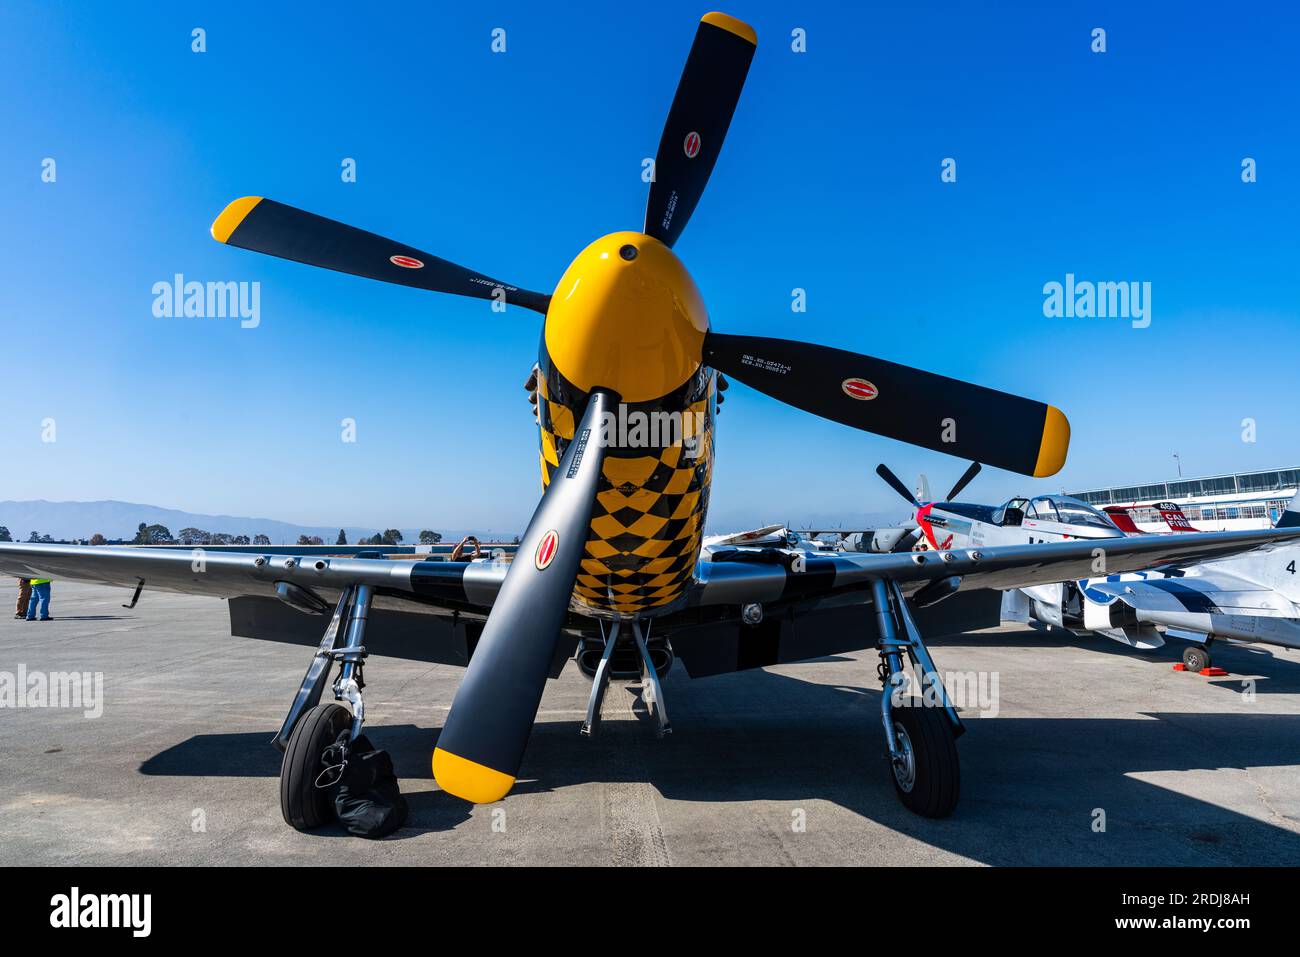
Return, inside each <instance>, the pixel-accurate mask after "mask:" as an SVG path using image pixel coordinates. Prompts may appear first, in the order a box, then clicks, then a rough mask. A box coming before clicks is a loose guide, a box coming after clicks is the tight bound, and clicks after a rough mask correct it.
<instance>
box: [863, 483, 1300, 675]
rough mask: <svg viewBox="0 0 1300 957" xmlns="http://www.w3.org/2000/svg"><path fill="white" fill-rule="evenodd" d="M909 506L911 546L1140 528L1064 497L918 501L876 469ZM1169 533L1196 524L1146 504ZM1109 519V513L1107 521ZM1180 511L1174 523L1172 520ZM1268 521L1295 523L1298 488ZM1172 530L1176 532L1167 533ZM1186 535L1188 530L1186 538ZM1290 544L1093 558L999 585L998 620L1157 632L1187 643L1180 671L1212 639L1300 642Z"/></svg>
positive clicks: (1205, 662)
mask: <svg viewBox="0 0 1300 957" xmlns="http://www.w3.org/2000/svg"><path fill="white" fill-rule="evenodd" d="M876 471H877V473H878V474H879V475H880V476H881V478H883V479H884V480H885V481H886V482H887V483H888V484H889V485H890V487H891V488H893V489H894V490H895V491H897V492H898V493H899V494H900V495H902V496H903V497H904V498H906V499H907V500H908V501H909V502H910V503H911V504H912V506H913V508H914V509H915V511H914V519H915V523H916V533H915V534H916V544H915V545H914V546H913V547H914V549H915V550H938V551H949V550H953V549H968V548H979V547H994V546H1008V545H1025V544H1029V545H1035V544H1041V543H1049V542H1065V541H1080V540H1089V539H1097V540H1102V539H1113V538H1123V537H1126V536H1129V535H1138V534H1142V533H1141V532H1139V531H1138V529H1137V527H1136V526H1135V525H1134V524H1133V522H1132V521H1131V519H1128V517H1127V515H1123V516H1119V515H1114V514H1107V513H1103V512H1101V511H1098V510H1097V509H1096V508H1094V507H1093V506H1091V505H1089V504H1088V503H1087V502H1082V501H1079V500H1078V499H1075V498H1071V497H1070V496H1068V495H1056V494H1049V495H1039V496H1037V497H1035V498H1032V499H1027V498H1023V497H1016V498H1012V499H1010V500H1008V501H1007V502H1005V503H1003V504H1002V505H999V506H989V505H972V504H967V503H963V502H951V501H944V502H922V501H920V500H918V499H917V498H916V497H914V496H913V495H912V494H911V493H910V492H909V491H908V490H907V488H906V486H904V485H903V483H902V482H900V481H899V480H898V478H897V477H896V476H895V475H894V474H893V473H892V472H890V471H889V469H888V468H886V467H885V466H884V465H881V466H879V467H878V468H877V469H876ZM978 472H979V466H978V465H972V466H971V468H970V469H968V470H967V471H966V474H965V475H963V476H962V478H961V480H959V481H958V483H957V484H956V485H955V486H954V487H953V490H952V491H951V492H950V493H949V497H952V496H955V495H956V494H957V493H958V492H960V491H961V489H963V488H965V486H966V485H967V484H968V483H969V482H970V480H971V479H972V478H974V477H975V475H976V474H978ZM1156 508H1157V509H1159V511H1160V512H1161V513H1162V516H1163V517H1164V518H1165V521H1166V522H1167V523H1168V524H1169V526H1170V530H1171V531H1170V532H1169V533H1165V534H1166V535H1171V534H1173V533H1183V532H1193V533H1194V532H1196V529H1194V528H1192V526H1191V525H1190V523H1189V522H1188V521H1187V519H1186V518H1185V517H1184V516H1183V514H1182V512H1181V510H1180V509H1178V507H1177V506H1176V505H1173V504H1172V503H1161V504H1160V505H1158V506H1156ZM1116 519H1118V521H1116ZM1180 519H1181V521H1180ZM1276 527H1278V528H1294V527H1300V495H1297V496H1296V498H1295V499H1293V500H1292V502H1291V504H1290V505H1288V506H1287V509H1286V511H1285V512H1284V513H1283V514H1282V517H1281V518H1280V519H1279V520H1278V523H1277V526H1276ZM1175 537H1180V538H1181V537H1184V536H1183V535H1176V536H1175ZM1186 537H1189V538H1190V537H1192V536H1186ZM1297 561H1300V547H1297V546H1295V545H1288V546H1283V547H1280V548H1277V549H1275V550H1273V551H1269V552H1254V553H1249V554H1241V555H1235V556H1231V557H1219V558H1210V559H1196V560H1192V561H1181V562H1175V563H1171V564H1169V565H1164V566H1161V567H1158V568H1154V569H1148V570H1145V571H1141V572H1133V573H1124V574H1107V573H1106V567H1105V564H1104V556H1101V557H1099V559H1098V565H1097V566H1096V567H1095V570H1096V571H1098V572H1099V574H1097V575H1095V576H1093V577H1090V578H1081V579H1075V580H1072V581H1063V582H1056V583H1052V584H1037V585H1032V586H1028V587H1022V588H1016V589H1010V590H1007V591H1005V592H1004V593H1003V600H1002V620H1003V621H1030V620H1035V621H1041V622H1044V623H1046V624H1050V625H1056V626H1057V627H1059V628H1066V629H1069V630H1071V631H1075V632H1079V633H1085V632H1094V633H1097V634H1101V635H1105V636H1106V637H1108V638H1112V639H1114V640H1115V641H1119V642H1121V643H1123V644H1126V645H1130V646H1132V647H1134V648H1140V649H1146V650H1149V649H1155V648H1159V647H1161V646H1162V645H1163V644H1164V642H1165V637H1166V636H1172V637H1175V638H1181V639H1183V640H1185V641H1187V642H1188V643H1189V645H1188V647H1187V649H1186V650H1185V651H1184V652H1183V665H1184V667H1185V668H1186V669H1187V670H1188V671H1196V672H1205V671H1206V670H1207V669H1209V668H1211V667H1212V661H1211V658H1210V651H1209V649H1210V646H1211V645H1212V644H1213V642H1214V641H1215V640H1216V639H1218V638H1224V639H1229V640H1232V641H1243V642H1261V643H1264V644H1272V645H1280V646H1282V647H1285V648H1300V574H1298V573H1297Z"/></svg>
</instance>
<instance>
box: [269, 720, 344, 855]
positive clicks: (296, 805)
mask: <svg viewBox="0 0 1300 957" xmlns="http://www.w3.org/2000/svg"><path fill="white" fill-rule="evenodd" d="M351 723H352V712H351V711H349V710H348V709H347V708H345V707H343V705H341V704H318V705H316V707H314V708H312V709H311V710H310V711H308V712H307V713H306V714H304V715H303V716H302V717H301V718H299V719H298V723H297V724H296V725H294V729H293V734H291V735H290V736H289V746H288V747H287V748H285V750H284V761H283V763H282V764H281V765H280V813H281V814H283V815H284V820H285V823H286V824H288V825H289V826H290V827H292V828H293V829H294V830H297V831H310V830H311V829H312V828H316V827H320V826H321V825H322V824H326V823H328V822H329V821H332V820H334V799H333V791H332V790H331V789H330V788H318V787H317V786H316V779H317V778H319V777H320V773H321V771H323V770H324V768H325V762H324V761H323V760H322V755H323V754H324V752H325V749H326V748H327V747H329V746H330V745H331V744H333V743H334V741H335V739H336V738H338V736H339V732H340V731H342V730H343V729H344V728H346V727H348V725H350V724H351Z"/></svg>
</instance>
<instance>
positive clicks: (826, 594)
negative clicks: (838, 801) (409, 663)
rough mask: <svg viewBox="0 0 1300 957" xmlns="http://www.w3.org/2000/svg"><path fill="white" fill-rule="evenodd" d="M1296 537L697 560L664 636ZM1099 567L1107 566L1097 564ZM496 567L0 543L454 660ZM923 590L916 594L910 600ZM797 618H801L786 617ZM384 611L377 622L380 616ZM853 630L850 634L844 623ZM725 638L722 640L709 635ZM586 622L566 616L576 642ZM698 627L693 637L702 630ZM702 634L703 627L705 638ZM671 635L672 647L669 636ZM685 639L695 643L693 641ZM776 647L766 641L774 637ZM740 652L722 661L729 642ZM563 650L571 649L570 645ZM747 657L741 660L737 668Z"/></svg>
mask: <svg viewBox="0 0 1300 957" xmlns="http://www.w3.org/2000/svg"><path fill="white" fill-rule="evenodd" d="M1298 540H1300V528H1295V529H1267V530H1261V531H1246V532H1214V533H1202V534H1199V535H1149V536H1134V537H1129V538H1116V539H1104V540H1096V541H1089V542H1083V541H1069V542H1059V543H1051V544H1038V545H1018V546H1008V547H998V548H974V549H962V550H959V551H949V552H917V553H896V554H835V555H826V554H824V553H806V552H801V551H798V550H785V549H745V548H737V549H734V550H731V551H726V550H723V551H715V552H713V553H712V555H711V556H710V558H711V560H709V561H701V562H700V563H699V565H698V570H697V575H696V580H695V582H694V584H693V586H692V588H691V590H690V591H689V592H688V594H687V597H686V601H685V605H684V607H681V608H678V609H674V610H670V611H669V612H668V614H667V615H666V616H665V620H664V621H663V622H662V630H663V631H665V632H670V633H672V634H673V635H674V642H675V643H677V642H679V641H680V642H681V649H680V650H681V652H682V657H683V660H684V661H685V662H686V664H687V667H688V669H689V670H691V673H692V674H697V673H712V672H711V671H706V670H704V669H706V668H708V669H713V668H715V667H721V668H724V669H725V670H735V668H737V667H747V666H753V665H763V664H770V663H773V662H774V661H778V660H780V661H790V660H799V659H801V658H808V657H816V656H820V655H823V654H827V653H834V652H838V651H843V650H848V649H850V648H862V647H866V646H867V645H869V644H870V643H871V640H872V639H868V638H864V637H863V632H862V630H861V629H860V628H858V627H857V624H856V623H857V622H858V621H859V619H860V618H861V617H862V608H861V606H862V605H865V604H867V603H869V601H870V598H869V594H870V586H871V583H872V582H873V581H875V580H878V579H879V580H886V581H894V582H897V583H898V584H899V585H900V586H901V588H902V589H903V591H904V592H905V593H907V594H909V595H912V596H913V597H914V598H916V599H917V600H918V602H919V603H922V604H924V603H927V602H928V600H929V599H928V597H927V595H926V594H925V593H924V592H923V591H922V590H923V589H926V588H927V587H929V588H931V589H932V592H931V593H930V595H931V596H932V597H943V596H944V595H946V594H949V593H950V592H951V591H953V590H955V589H956V588H958V587H960V588H961V589H962V590H969V589H999V590H1002V589H1009V588H1022V587H1026V586H1029V585H1037V584H1045V583H1050V582H1060V581H1075V580H1079V579H1082V578H1087V577H1090V576H1093V575H1096V574H1098V573H1104V574H1108V575H1110V574H1120V573H1124V572H1133V571H1142V570H1147V569H1153V568H1158V567H1160V566H1164V565H1172V564H1186V563H1189V562H1198V561H1209V560H1212V559H1216V558H1224V557H1228V556H1231V555H1237V554H1241V553H1243V552H1248V551H1252V550H1259V549H1270V548H1275V547H1278V546H1280V545H1283V544H1288V543H1294V542H1296V541H1298ZM1099 562H1104V564H1100V565H1099V564H1098V563H1099ZM508 568H509V564H508V563H505V562H476V563H464V562H443V561H423V560H413V559H412V560H388V559H357V558H338V557H328V556H321V555H319V554H305V555H282V554H278V555H267V554H258V553H256V552H233V551H226V550H220V551H218V550H215V549H214V550H205V549H203V548H194V549H190V550H182V549H171V548H132V547H114V546H81V545H37V544H8V543H6V544H0V574H4V575H11V576H14V577H29V578H30V577H36V578H53V579H71V580H76V581H88V582H97V583H101V584H106V585H118V586H122V587H126V588H133V587H135V586H136V585H137V584H139V583H140V582H141V581H143V582H144V587H145V590H146V592H147V591H149V590H152V589H161V590H164V591H175V592H183V593H186V594H194V595H211V596H215V597H220V598H226V599H229V600H230V613H231V626H232V632H233V633H234V634H236V635H243V636H249V637H257V638H272V639H276V640H287V641H293V642H298V643H302V644H315V643H316V642H317V640H318V639H319V637H320V634H321V632H322V631H323V630H324V626H325V622H327V621H328V617H329V611H330V610H331V609H332V608H333V606H334V604H335V603H336V602H337V600H338V597H339V595H340V594H341V593H342V591H343V590H344V589H345V588H347V587H348V586H350V585H370V586H373V588H374V589H375V595H376V598H375V607H376V609H377V614H376V616H375V619H374V620H373V622H372V624H373V626H374V628H373V634H374V641H373V645H374V649H375V651H376V652H377V653H380V654H394V655H397V656H400V657H416V658H420V659H423V660H431V661H442V662H447V663H456V664H463V663H465V662H467V661H468V658H469V655H470V654H471V653H472V651H473V646H474V644H475V642H476V640H477V629H480V628H481V622H482V619H483V618H484V617H485V615H486V612H487V611H488V610H489V609H490V608H491V606H492V603H493V601H494V600H495V598H496V593H497V591H498V589H499V588H500V585H501V582H502V580H503V579H504V578H505V573H506V570H507V569H508ZM918 593H921V594H918ZM752 604H760V605H769V606H779V607H782V608H787V609H789V610H790V612H791V613H790V615H789V616H788V617H789V618H790V619H791V622H792V624H791V625H790V627H789V628H786V626H784V625H783V626H782V628H783V629H785V630H784V631H782V637H781V638H780V640H779V642H777V643H776V644H774V645H773V648H774V649H775V650H770V651H769V652H762V653H760V651H756V650H755V648H756V647H757V646H756V645H755V644H751V645H750V646H749V647H743V641H742V638H741V637H740V635H741V633H740V632H739V630H738V629H739V627H740V625H739V622H740V619H741V614H740V613H741V609H742V608H743V607H744V606H746V605H752ZM805 612H808V613H813V612H819V613H823V614H824V615H829V616H830V617H823V618H822V619H821V623H822V624H823V625H825V624H827V623H832V624H834V625H835V628H837V629H838V623H844V624H845V625H846V628H844V629H838V631H837V633H836V635H835V636H834V640H833V642H832V643H826V641H823V640H821V639H820V638H818V637H817V636H816V631H815V628H814V625H813V620H812V618H813V616H812V615H811V614H810V615H809V621H808V623H807V627H805V628H804V629H803V631H801V632H798V633H796V632H794V631H793V630H792V629H793V620H794V619H796V618H798V617H799V616H800V615H802V614H803V613H805ZM796 613H797V614H796ZM385 615H388V616H389V618H388V620H387V622H386V621H385V619H384V616H385ZM849 625H852V627H851V628H849V627H848V626H849ZM719 626H725V627H726V628H728V629H731V632H735V634H734V635H732V634H731V632H728V633H727V634H726V635H724V636H723V637H721V638H719V637H718V627H719ZM588 629H590V630H591V631H592V632H594V630H595V629H594V623H592V622H590V621H588V620H586V619H582V618H580V617H578V616H576V615H575V616H572V617H571V619H570V622H569V624H568V625H567V626H566V630H568V631H570V632H571V633H573V634H574V635H577V634H579V633H582V632H583V631H585V630H588ZM701 629H703V630H701ZM710 629H711V630H710ZM678 635H680V638H678V637H677V636H678ZM692 635H694V636H695V638H693V637H692ZM706 638H707V640H709V641H714V642H715V643H719V642H720V643H721V645H722V646H725V647H724V648H723V651H722V653H721V657H720V658H717V659H716V660H717V661H721V662H723V664H721V665H716V664H710V665H704V664H701V665H700V666H699V668H692V667H691V664H690V661H689V659H688V655H687V651H688V649H687V647H686V646H687V644H688V643H690V642H691V641H692V640H697V639H698V640H699V641H700V642H703V641H705V639H706ZM774 641H775V639H774ZM733 645H734V646H736V648H737V649H738V650H737V651H736V652H735V654H734V655H733V654H732V651H731V650H728V649H730V648H731V647H732V646H733ZM571 647H572V645H571V644H570V648H571ZM746 662H750V664H746Z"/></svg>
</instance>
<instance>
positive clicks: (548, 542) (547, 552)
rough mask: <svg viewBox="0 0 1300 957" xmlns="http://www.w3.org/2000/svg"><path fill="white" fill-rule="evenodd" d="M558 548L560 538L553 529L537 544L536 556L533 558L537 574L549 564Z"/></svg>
mask: <svg viewBox="0 0 1300 957" xmlns="http://www.w3.org/2000/svg"><path fill="white" fill-rule="evenodd" d="M559 548H560V536H559V533H557V532H556V531H555V529H551V530H550V531H549V532H547V533H546V534H545V535H543V536H542V540H541V541H540V542H538V543H537V554H536V555H535V556H534V557H533V564H535V565H536V566H537V570H538V571H539V572H540V571H543V570H544V569H545V568H546V566H547V565H549V564H551V562H552V561H553V560H554V558H555V553H556V552H557V551H559Z"/></svg>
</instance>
